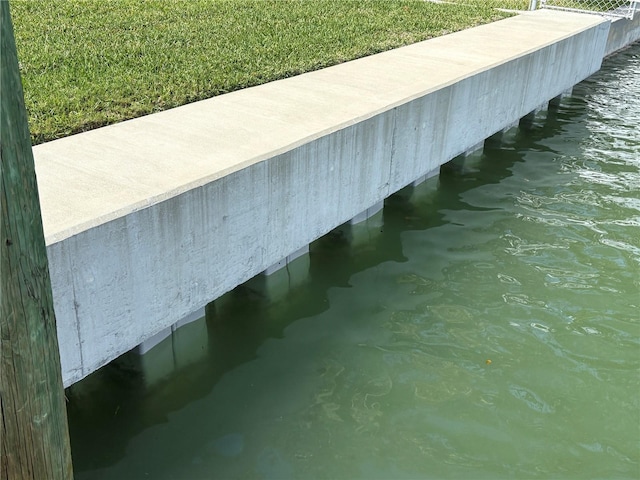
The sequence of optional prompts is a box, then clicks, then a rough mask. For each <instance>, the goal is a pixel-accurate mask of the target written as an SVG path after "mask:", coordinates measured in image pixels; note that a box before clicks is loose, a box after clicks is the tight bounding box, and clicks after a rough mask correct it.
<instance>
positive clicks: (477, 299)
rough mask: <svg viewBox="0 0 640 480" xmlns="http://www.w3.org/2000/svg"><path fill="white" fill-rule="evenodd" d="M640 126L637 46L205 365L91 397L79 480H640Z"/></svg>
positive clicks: (236, 295) (219, 321) (321, 259)
mask: <svg viewBox="0 0 640 480" xmlns="http://www.w3.org/2000/svg"><path fill="white" fill-rule="evenodd" d="M639 124H640V46H635V47H633V48H632V49H629V50H627V51H626V52H624V53H622V54H620V55H618V56H616V57H615V58H613V59H611V60H609V61H608V62H607V63H606V64H605V67H604V69H603V71H602V72H600V73H599V74H598V75H596V76H594V77H592V78H591V79H589V80H588V81H586V82H583V83H582V84H580V85H579V86H578V87H577V88H576V89H575V92H574V96H573V97H571V98H567V99H565V100H564V101H563V103H562V104H561V105H560V106H559V107H558V108H557V109H552V110H549V111H548V112H547V113H546V114H543V115H541V116H539V117H538V118H537V119H536V120H535V121H534V125H533V128H532V129H531V130H528V131H511V132H510V134H509V135H507V136H506V137H505V138H504V139H503V140H502V142H498V141H496V140H494V141H492V142H487V146H486V148H485V152H484V154H483V155H482V156H478V157H477V158H476V159H475V162H474V163H471V164H469V165H467V166H466V167H465V169H464V170H462V171H448V172H445V173H443V175H441V177H440V178H439V179H431V180H429V181H428V182H427V183H426V184H424V185H422V186H420V187H419V188H417V189H416V190H415V191H414V192H413V195H412V196H410V195H409V194H410V192H408V191H405V192H401V193H400V194H398V195H394V196H393V197H391V198H389V199H388V200H387V201H386V204H385V209H384V212H383V215H384V225H383V227H381V228H380V227H373V226H372V227H371V231H370V232H369V233H370V235H369V237H370V239H369V240H368V241H367V242H362V243H359V244H353V243H350V242H349V241H348V238H347V236H345V235H344V232H334V233H332V234H330V235H328V236H327V237H325V238H323V239H321V240H319V241H318V242H316V243H315V244H314V245H312V248H311V253H310V262H311V263H310V278H309V281H308V282H307V283H306V284H304V285H302V286H300V287H297V288H295V289H294V290H292V291H291V292H290V293H289V294H288V296H286V298H282V299H280V300H274V301H270V300H269V299H268V298H267V297H265V296H264V295H263V294H261V293H260V292H259V291H256V290H253V289H251V288H249V287H248V286H244V287H240V288H238V289H236V290H235V291H234V292H231V293H230V294H228V295H227V296H225V298H224V299H223V300H222V301H220V302H216V304H215V307H214V308H212V309H210V311H209V314H208V317H207V319H206V321H205V320H202V322H201V324H200V326H199V327H197V328H200V330H198V331H199V332H206V333H205V337H206V338H201V340H202V341H201V342H200V343H199V344H198V345H201V347H202V349H203V351H205V352H207V353H206V355H204V354H203V355H202V356H201V357H200V358H199V359H196V360H192V362H191V364H190V365H189V366H188V367H185V368H182V369H179V370H177V371H175V372H174V373H173V374H171V375H169V376H168V377H166V378H164V379H163V380H161V381H158V382H155V383H153V384H151V385H149V384H148V382H146V381H145V378H144V376H143V375H142V374H141V373H140V371H139V369H137V368H136V366H135V364H134V362H132V358H128V359H124V360H123V361H121V362H119V363H118V364H117V365H110V366H108V367H107V368H105V369H103V370H102V371H101V372H99V373H98V374H96V375H94V376H92V377H90V378H89V379H87V380H86V381H84V382H82V383H81V384H79V385H78V386H77V387H75V388H73V389H72V390H71V391H70V392H69V397H70V403H69V406H68V409H69V419H70V427H71V435H72V446H73V455H74V466H75V472H76V478H78V479H123V478H154V479H210V478H257V479H262V478H278V479H282V478H367V479H368V478H528V477H536V478H550V477H554V478H595V477H597V478H638V477H639V476H640V467H639V461H640V458H639V456H640V453H639V452H640V400H639V398H640V397H639V396H638V391H640V378H639V374H638V368H639V367H640V355H639V352H640V318H639V313H638V312H639V311H640V275H639V274H640V235H638V226H639V225H640V133H638V132H639V131H638V128H637V126H638V125H639ZM184 328H189V327H184ZM193 328H196V327H193Z"/></svg>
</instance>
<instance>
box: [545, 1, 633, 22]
mask: <svg viewBox="0 0 640 480" xmlns="http://www.w3.org/2000/svg"><path fill="white" fill-rule="evenodd" d="M539 4H540V7H541V8H551V9H555V10H570V11H574V12H585V13H596V14H600V15H605V16H607V17H622V18H633V16H634V14H636V13H639V12H640V1H638V0H540V1H539Z"/></svg>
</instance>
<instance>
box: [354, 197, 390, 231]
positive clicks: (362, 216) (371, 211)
mask: <svg viewBox="0 0 640 480" xmlns="http://www.w3.org/2000/svg"><path fill="white" fill-rule="evenodd" d="M383 208H384V201H382V202H378V203H376V204H375V205H373V206H371V207H369V208H367V209H366V210H365V211H364V212H361V213H359V214H358V215H356V216H355V217H353V218H352V219H351V220H349V224H350V225H357V224H358V223H362V222H364V221H366V220H368V219H369V218H371V217H373V216H374V215H375V214H376V213H378V212H379V211H380V210H382V209H383Z"/></svg>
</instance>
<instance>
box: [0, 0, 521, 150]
mask: <svg viewBox="0 0 640 480" xmlns="http://www.w3.org/2000/svg"><path fill="white" fill-rule="evenodd" d="M527 5H528V1H527V0H524V1H520V0H517V1H514V0H504V1H474V0H467V1H465V2H461V3H460V4H455V5H454V4H445V3H442V4H439V3H430V2H424V1H416V0H188V1H187V0H46V1H45V0H11V11H12V17H13V22H14V29H15V32H16V43H17V47H18V55H19V59H20V69H21V73H22V80H23V84H24V91H25V101H26V105H27V110H28V113H29V124H30V128H31V134H32V140H33V142H34V144H36V143H41V142H44V141H48V140H52V139H55V138H59V137H63V136H66V135H70V134H72V133H77V132H81V131H85V130H88V129H91V128H95V127H99V126H103V125H107V124H110V123H115V122H118V121H122V120H126V119H129V118H134V117H137V116H141V115H145V114H148V113H152V112H157V111H160V110H164V109H167V108H171V107H175V106H178V105H182V104H185V103H188V102H193V101H196V100H201V99H205V98H209V97H212V96H215V95H219V94H222V93H226V92H230V91H233V90H237V89H241V88H245V87H249V86H252V85H257V84H260V83H265V82H268V81H271V80H276V79H280V78H285V77H289V76H292V75H297V74H299V73H302V72H306V71H310V70H315V69H319V68H322V67H326V66H329V65H333V64H336V63H339V62H344V61H347V60H351V59H354V58H358V57H362V56H365V55H370V54H373V53H377V52H380V51H383V50H388V49H391V48H395V47H398V46H401V45H406V44H409V43H414V42H417V41H421V40H425V39H428V38H431V37H434V36H438V35H443V34H446V33H449V32H453V31H457V30H461V29H464V28H469V27H472V26H475V25H478V24H481V23H487V22H490V21H494V20H497V19H499V18H503V17H504V16H506V15H507V14H506V13H503V12H499V11H497V10H495V8H494V7H497V6H502V7H511V8H526V7H527Z"/></svg>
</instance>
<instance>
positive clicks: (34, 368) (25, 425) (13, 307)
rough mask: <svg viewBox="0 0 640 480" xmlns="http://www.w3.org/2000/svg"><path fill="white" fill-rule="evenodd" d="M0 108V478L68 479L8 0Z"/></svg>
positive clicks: (3, 14)
mask: <svg viewBox="0 0 640 480" xmlns="http://www.w3.org/2000/svg"><path fill="white" fill-rule="evenodd" d="M0 113H1V115H0V159H1V161H0V166H1V168H0V184H1V190H0V202H1V205H2V223H1V224H0V225H1V226H2V230H1V231H0V250H1V264H0V280H1V289H0V455H1V457H0V480H5V479H6V480H25V479H34V480H49V479H65V480H66V479H71V478H72V477H73V473H72V465H71V453H70V446H69V431H68V424H67V414H66V406H65V400H64V389H63V386H62V375H61V371H60V355H59V351H58V339H57V334H56V322H55V317H54V311H53V296H52V293H51V280H50V278H49V267H48V263H47V251H46V247H45V242H44V234H43V231H42V218H41V216H40V203H39V199H38V189H37V185H36V177H35V169H34V162H33V152H32V151H31V140H30V136H29V126H28V124H27V114H26V110H25V106H24V96H23V92H22V84H21V81H20V72H19V68H18V58H17V54H16V46H15V39H14V34H13V26H12V23H11V17H10V15H9V3H8V1H6V0H0Z"/></svg>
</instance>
